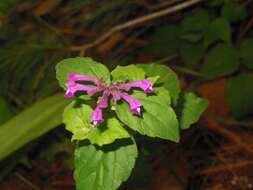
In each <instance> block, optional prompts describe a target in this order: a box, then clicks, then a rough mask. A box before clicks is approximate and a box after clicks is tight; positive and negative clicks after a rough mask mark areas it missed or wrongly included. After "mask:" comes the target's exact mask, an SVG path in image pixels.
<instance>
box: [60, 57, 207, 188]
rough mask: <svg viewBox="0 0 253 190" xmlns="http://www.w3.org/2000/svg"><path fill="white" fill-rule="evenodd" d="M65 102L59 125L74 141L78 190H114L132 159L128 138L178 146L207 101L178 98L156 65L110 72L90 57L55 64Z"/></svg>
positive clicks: (170, 75)
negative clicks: (155, 139) (139, 137)
mask: <svg viewBox="0 0 253 190" xmlns="http://www.w3.org/2000/svg"><path fill="white" fill-rule="evenodd" d="M56 75H57V79H58V81H59V84H60V86H61V87H62V88H63V89H64V90H65V97H66V98H69V99H72V100H73V101H72V102H71V103H70V104H69V105H68V106H67V107H66V108H65V110H64V114H63V122H64V124H65V126H66V129H67V130H68V131H70V132H71V133H72V134H73V136H72V140H75V141H77V147H76V150H75V180H76V186H77V189H78V190H83V189H89V190H114V189H117V188H118V187H119V186H120V184H121V183H122V182H123V181H125V180H127V178H128V177H129V175H130V174H131V170H132V169H133V167H134V164H135V160H136V158H137V146H136V143H135V141H134V135H135V134H136V133H140V134H142V135H146V136H149V137H159V138H162V139H167V140H171V141H174V142H178V141H179V131H180V129H186V128H189V126H190V125H191V124H193V123H195V122H196V121H197V120H198V118H199V116H200V115H201V113H202V112H203V111H204V109H205V108H206V106H207V101H206V100H203V99H201V98H199V97H197V96H196V95H195V94H193V93H189V92H187V93H181V94H180V88H179V82H178V78H177V76H176V74H175V73H174V72H173V71H172V70H170V69H169V68H168V67H166V66H163V65H159V64H148V65H142V64H139V65H138V64H137V65H128V66H118V67H116V68H115V69H114V70H113V71H112V72H111V73H110V72H109V70H108V69H107V68H106V67H105V66H104V65H103V64H100V63H98V62H96V61H94V60H92V59H90V58H81V57H78V58H69V59H65V60H63V61H61V62H60V63H58V64H57V67H56Z"/></svg>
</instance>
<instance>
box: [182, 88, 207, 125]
mask: <svg viewBox="0 0 253 190" xmlns="http://www.w3.org/2000/svg"><path fill="white" fill-rule="evenodd" d="M207 106H208V101H207V100H205V99H203V98H200V97H198V96H196V95H195V94H194V93H191V92H186V93H184V94H183V96H182V97H181V98H180V99H179V102H178V107H177V113H178V115H179V125H180V128H181V129H188V128H189V127H190V126H191V125H192V124H194V123H195V122H197V121H198V119H199V117H200V116H201V114H202V113H203V112H204V110H205V109H206V108H207Z"/></svg>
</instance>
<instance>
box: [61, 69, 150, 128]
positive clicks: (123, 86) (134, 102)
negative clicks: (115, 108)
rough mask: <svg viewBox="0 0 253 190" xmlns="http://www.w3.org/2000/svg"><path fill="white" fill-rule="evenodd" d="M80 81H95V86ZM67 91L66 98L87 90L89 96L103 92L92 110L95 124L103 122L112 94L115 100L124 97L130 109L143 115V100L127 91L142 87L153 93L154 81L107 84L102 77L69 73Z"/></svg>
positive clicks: (136, 113) (146, 91)
mask: <svg viewBox="0 0 253 190" xmlns="http://www.w3.org/2000/svg"><path fill="white" fill-rule="evenodd" d="M80 81H88V82H92V83H94V85H95V86H91V85H86V84H81V83H78V82H80ZM66 87H67V91H66V93H65V97H66V98H71V97H73V96H74V95H75V93H76V92H86V93H87V94H88V95H89V96H93V95H94V94H96V93H98V92H103V95H102V96H101V97H99V99H98V101H97V106H96V108H95V110H94V111H93V112H92V123H93V126H94V127H96V126H97V125H99V124H101V123H102V122H103V121H104V119H103V110H104V109H106V108H107V107H108V102H109V97H110V95H111V96H112V99H113V102H114V103H117V101H119V100H121V99H123V100H124V101H126V102H127V103H128V104H129V106H130V111H131V112H132V113H133V114H135V115H138V116H140V115H141V106H142V104H141V101H140V100H138V99H136V98H133V97H131V96H130V95H128V94H127V93H126V91H129V90H130V89H132V88H140V89H142V90H143V91H144V92H145V93H147V94H148V93H153V92H154V90H153V87H152V82H151V81H150V80H147V79H145V80H140V81H132V82H128V83H115V84H110V85H109V86H106V85H105V83H104V81H103V80H102V79H97V78H94V77H90V76H87V75H82V74H77V73H69V75H68V82H67V83H66Z"/></svg>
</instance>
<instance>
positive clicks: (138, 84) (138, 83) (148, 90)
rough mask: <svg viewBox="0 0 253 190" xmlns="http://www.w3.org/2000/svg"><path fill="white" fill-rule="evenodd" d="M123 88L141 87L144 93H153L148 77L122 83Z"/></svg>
mask: <svg viewBox="0 0 253 190" xmlns="http://www.w3.org/2000/svg"><path fill="white" fill-rule="evenodd" d="M122 87H123V89H125V90H127V91H128V90H130V89H131V88H134V87H136V88H141V89H142V90H143V91H144V92H145V93H153V92H154V89H153V87H152V82H151V81H150V80H148V79H145V80H139V81H133V82H129V83H126V84H122Z"/></svg>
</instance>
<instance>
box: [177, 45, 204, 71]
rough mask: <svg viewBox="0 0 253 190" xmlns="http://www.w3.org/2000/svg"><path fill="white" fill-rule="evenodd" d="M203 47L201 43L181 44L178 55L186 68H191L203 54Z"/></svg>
mask: <svg viewBox="0 0 253 190" xmlns="http://www.w3.org/2000/svg"><path fill="white" fill-rule="evenodd" d="M204 52H205V51H204V47H203V45H202V44H201V43H189V42H184V43H182V44H181V48H180V55H181V57H182V61H183V62H184V63H185V65H186V66H187V67H190V68H193V67H194V66H196V65H197V64H198V62H199V60H200V59H201V58H202V56H203V54H204Z"/></svg>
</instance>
